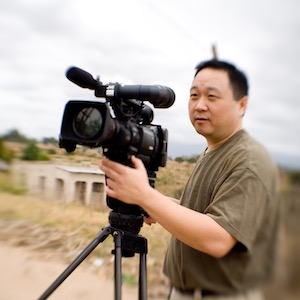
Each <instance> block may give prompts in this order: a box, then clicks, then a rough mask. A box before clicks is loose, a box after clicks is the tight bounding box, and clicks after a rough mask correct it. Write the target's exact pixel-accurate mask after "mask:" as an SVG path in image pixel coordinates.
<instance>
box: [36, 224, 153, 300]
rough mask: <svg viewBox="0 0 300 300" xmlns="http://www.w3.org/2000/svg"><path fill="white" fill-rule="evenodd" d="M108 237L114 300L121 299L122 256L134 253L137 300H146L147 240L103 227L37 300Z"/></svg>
mask: <svg viewBox="0 0 300 300" xmlns="http://www.w3.org/2000/svg"><path fill="white" fill-rule="evenodd" d="M109 235H112V237H113V238H114V250H113V251H112V253H113V254H114V255H115V261H114V277H115V282H114V299H115V300H121V299H122V256H124V257H131V256H134V254H135V253H139V254H140V265H139V289H138V297H139V298H138V299H139V300H147V263H146V255H147V239H146V238H144V237H143V236H141V235H138V234H135V233H131V232H128V231H125V230H121V229H118V228H116V227H112V226H111V225H107V226H105V227H104V228H103V229H102V230H101V231H100V232H99V233H98V234H97V236H96V237H95V238H94V240H92V241H91V243H90V244H89V245H88V246H87V247H86V248H85V249H84V250H83V251H82V252H81V253H80V254H79V255H78V256H77V258H76V259H75V260H74V261H73V262H72V263H71V264H70V265H69V266H68V267H67V268H66V269H65V271H63V273H61V275H60V276H59V277H58V278H57V279H56V280H55V281H54V282H53V283H52V284H51V285H50V286H49V287H48V289H47V290H46V291H45V292H44V293H43V294H42V295H41V296H40V297H39V298H38V300H44V299H47V298H48V297H49V296H50V295H51V294H52V293H53V292H54V291H55V290H56V289H57V288H58V287H59V286H60V285H61V284H62V283H63V281H64V280H65V279H66V278H67V277H69V275H70V274H71V273H72V272H73V271H74V270H75V269H76V268H77V267H78V266H79V265H80V264H81V263H82V262H83V260H84V259H85V258H86V257H87V256H88V255H89V254H90V253H91V252H92V251H93V250H94V249H95V248H96V247H97V246H98V244H100V243H102V242H103V241H104V240H105V239H106V238H107V237H108V236H109Z"/></svg>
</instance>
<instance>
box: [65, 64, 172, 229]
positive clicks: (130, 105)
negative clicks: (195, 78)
mask: <svg viewBox="0 0 300 300" xmlns="http://www.w3.org/2000/svg"><path fill="white" fill-rule="evenodd" d="M66 76H67V78H68V79H69V80H71V81H72V82H74V83H75V84H77V85H79V86H81V87H83V88H89V89H92V90H94V91H95V96H96V97H100V98H105V99H106V101H105V102H100V101H99V102H98V101H85V100H70V101H69V102H67V104H66V106H65V110H64V114H63V119H62V124H61V132H60V137H59V146H60V147H61V148H65V149H66V151H67V152H72V151H74V150H75V149H76V145H84V146H87V147H89V148H97V147H102V148H103V154H104V155H105V156H106V157H108V158H109V159H111V160H113V161H117V162H120V163H122V164H124V165H129V166H130V164H131V162H130V157H131V155H135V156H137V157H139V158H140V159H141V160H142V161H143V163H144V165H145V167H146V169H147V172H148V178H149V182H150V184H151V185H152V186H153V187H154V182H155V178H156V173H155V172H156V171H157V170H158V168H159V167H164V166H166V162H167V145H168V131H167V129H163V128H162V127H161V126H160V125H154V124H152V123H151V122H152V120H153V111H152V109H151V108H150V107H149V106H147V105H146V104H145V103H144V101H149V102H150V103H152V104H153V105H154V107H156V108H167V107H169V106H171V105H172V104H173V103H174V101H175V94H174V92H173V90H171V89H170V88H167V87H163V86H160V85H150V86H149V85H130V86H121V85H120V84H118V83H110V84H108V85H103V84H102V82H100V80H99V79H94V78H93V77H92V76H91V75H90V74H89V73H87V72H86V71H83V70H81V69H79V68H76V67H72V68H70V69H69V70H68V71H67V73H66ZM107 205H108V206H109V207H110V208H111V209H112V210H113V213H112V214H111V216H110V217H111V220H110V221H111V222H113V223H114V224H117V225H119V226H121V227H122V228H123V227H126V228H127V227H130V228H132V227H133V228H134V229H133V231H139V227H140V226H141V224H142V222H143V220H142V219H143V218H142V216H141V213H142V212H141V209H140V208H139V207H137V206H135V205H128V204H125V203H123V202H121V201H119V200H116V199H113V198H110V197H107ZM120 215H121V216H123V217H122V218H120V217H119V216H120ZM136 222H138V225H137V224H136Z"/></svg>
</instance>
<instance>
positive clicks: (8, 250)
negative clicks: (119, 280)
mask: <svg viewBox="0 0 300 300" xmlns="http://www.w3.org/2000/svg"><path fill="white" fill-rule="evenodd" d="M0 266H1V272H0V299H1V300H33V299H37V298H38V297H39V296H40V295H41V294H42V293H43V292H44V291H45V290H46V289H47V288H48V286H49V285H50V284H51V283H52V282H53V281H54V280H55V279H56V278H57V276H59V275H60V274H61V272H62V271H63V270H64V269H65V268H66V267H67V264H64V263H62V262H59V261H57V260H52V259H51V260H46V259H45V260H43V259H42V258H41V257H37V256H35V253H34V252H33V251H30V250H29V249H26V248H23V247H15V246H11V245H9V244H7V243H4V242H0ZM112 272H113V270H112ZM122 296H123V298H122V299H125V300H127V299H128V300H129V299H137V289H136V288H128V287H123V289H122ZM113 298H114V286H113V281H108V280H107V279H104V278H100V277H99V275H97V273H96V272H93V270H92V268H86V267H84V266H82V265H80V266H79V267H78V268H77V269H76V270H75V271H74V272H73V273H72V274H71V275H70V276H69V277H68V278H67V280H66V281H65V282H63V283H62V285H61V286H60V287H59V288H58V289H57V290H56V291H55V292H54V293H53V294H52V295H51V296H50V297H49V299H51V300H52V299H53V300H69V299H72V300H77V299H78V300H79V299H80V300H82V299H84V300H96V299H105V300H106V299H113Z"/></svg>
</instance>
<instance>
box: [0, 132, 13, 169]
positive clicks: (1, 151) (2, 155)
mask: <svg viewBox="0 0 300 300" xmlns="http://www.w3.org/2000/svg"><path fill="white" fill-rule="evenodd" d="M14 156H15V153H14V151H13V150H11V149H9V148H7V147H6V146H5V145H4V140H3V139H2V138H0V159H2V160H3V161H5V162H7V163H11V162H12V160H13V158H14Z"/></svg>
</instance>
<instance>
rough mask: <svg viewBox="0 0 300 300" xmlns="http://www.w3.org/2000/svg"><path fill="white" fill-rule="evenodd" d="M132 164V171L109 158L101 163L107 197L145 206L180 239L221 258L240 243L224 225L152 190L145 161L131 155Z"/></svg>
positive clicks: (144, 207)
mask: <svg viewBox="0 0 300 300" xmlns="http://www.w3.org/2000/svg"><path fill="white" fill-rule="evenodd" d="M132 163H133V168H130V167H127V166H124V165H122V164H119V163H116V162H113V161H110V160H108V159H104V160H103V161H102V162H101V164H100V168H101V169H102V170H103V171H104V172H105V173H106V176H107V188H106V192H107V195H108V196H110V197H113V198H116V199H118V200H121V201H123V202H125V203H128V204H135V205H138V206H140V207H142V208H143V209H144V210H145V211H146V212H147V213H148V214H149V215H150V216H151V217H152V218H153V219H154V220H156V221H157V222H158V223H159V224H160V225H161V226H163V227H164V228H165V229H166V230H167V231H169V232H170V233H171V234H172V235H174V236H175V237H176V238H177V239H179V240H180V241H182V242H183V243H185V244H187V245H188V246H190V247H192V248H195V249H197V250H199V251H201V252H204V253H206V254H209V255H211V256H214V257H217V258H220V257H223V256H225V255H226V254H227V253H228V252H229V251H230V250H231V249H232V247H233V246H234V245H235V244H236V242H237V241H236V239H234V238H233V237H232V236H231V235H230V234H229V233H228V232H227V231H226V230H225V229H224V228H223V227H222V226H220V225H219V224H218V223H217V222H216V221H214V220H213V219H212V218H210V217H209V216H207V215H206V214H202V213H199V212H196V211H194V210H191V209H189V208H186V207H184V206H181V205H178V204H177V203H176V202H175V201H173V199H171V198H169V197H167V196H165V195H163V194H161V193H160V192H158V191H157V190H155V189H154V188H152V187H151V186H150V185H149V182H148V176H147V172H146V169H145V167H144V164H143V162H142V161H141V160H140V159H138V158H136V157H134V156H132Z"/></svg>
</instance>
